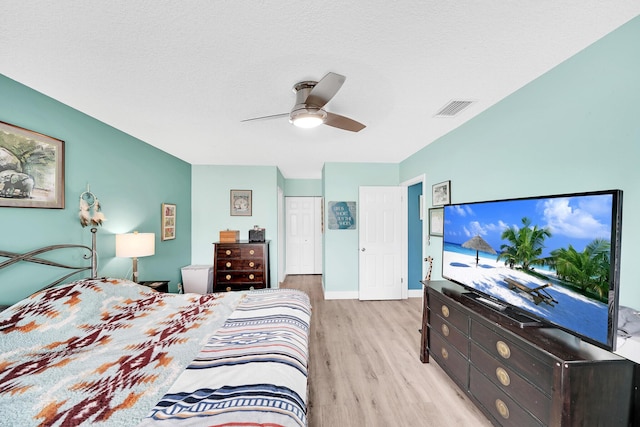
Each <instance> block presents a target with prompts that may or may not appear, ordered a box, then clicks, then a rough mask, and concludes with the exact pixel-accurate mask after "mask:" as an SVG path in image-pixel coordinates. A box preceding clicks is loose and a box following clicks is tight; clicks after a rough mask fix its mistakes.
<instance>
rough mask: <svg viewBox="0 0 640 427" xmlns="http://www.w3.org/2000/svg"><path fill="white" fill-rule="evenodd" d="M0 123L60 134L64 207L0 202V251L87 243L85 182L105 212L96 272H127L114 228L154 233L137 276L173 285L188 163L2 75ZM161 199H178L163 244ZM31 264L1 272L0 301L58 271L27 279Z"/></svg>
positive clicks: (185, 236) (184, 230) (182, 238)
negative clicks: (172, 232)
mask: <svg viewBox="0 0 640 427" xmlns="http://www.w3.org/2000/svg"><path fill="white" fill-rule="evenodd" d="M114 108H117V106H114ZM0 121H4V122H7V123H10V124H13V125H17V126H21V127H24V128H27V129H30V130H33V131H36V132H39V133H43V134H46V135H49V136H52V137H54V138H58V139H61V140H63V141H64V142H65V163H66V165H65V166H66V170H65V200H66V204H65V208H64V209H53V210H52V209H35V208H4V207H0V224H2V225H3V227H2V234H1V236H0V248H1V249H3V250H9V251H13V252H25V251H28V250H32V249H36V248H39V247H41V246H46V245H53V244H60V243H75V244H85V245H90V244H91V237H90V235H91V233H90V232H89V229H88V228H82V227H81V226H80V222H79V220H78V208H79V197H80V194H81V193H82V192H83V191H85V190H86V189H87V185H88V184H89V185H90V186H91V191H92V192H93V193H95V194H96V196H97V197H98V198H99V199H100V201H101V203H102V205H103V212H104V213H105V215H106V218H107V221H106V222H105V224H104V226H102V227H100V228H99V230H98V253H99V270H98V274H99V275H102V276H113V277H125V276H128V277H129V278H130V277H131V264H132V263H131V260H130V259H127V258H115V257H114V254H115V237H114V234H117V233H124V232H130V231H133V230H138V231H140V232H154V233H156V254H155V256H151V257H145V258H140V261H139V271H140V279H141V280H161V279H163V280H171V284H170V287H171V288H172V289H174V290H175V289H177V283H178V282H179V281H180V269H179V267H180V266H181V265H183V264H188V263H189V260H190V259H191V252H190V251H191V248H190V237H191V193H190V188H191V166H190V165H189V164H188V163H185V162H183V161H181V160H179V159H177V158H175V157H173V156H170V155H169V154H167V153H165V152H163V151H160V150H158V149H156V148H154V147H152V146H150V145H148V144H146V143H144V142H142V141H140V140H138V139H136V138H133V137H131V136H130V135H127V134H125V133H123V132H121V131H119V130H117V129H114V128H113V127H111V126H108V125H106V124H105V123H102V122H100V121H98V120H95V119H93V118H91V117H89V116H87V115H85V114H83V113H80V112H79V111H77V110H74V109H72V108H70V107H68V106H66V105H64V104H62V103H60V102H58V101H56V100H54V99H51V98H49V97H47V96H45V95H43V94H41V93H39V92H36V91H34V90H32V89H30V88H28V87H26V86H24V85H21V84H19V83H17V82H15V81H13V80H11V79H9V78H7V77H5V76H3V75H0ZM163 202H167V203H175V204H176V205H177V221H178V222H177V231H176V233H177V234H176V235H177V237H176V239H174V240H168V241H164V242H162V241H160V214H161V204H162V203H163ZM80 261H82V260H80ZM30 267H31V268H32V267H33V265H29V264H25V263H22V264H21V265H13V266H11V267H9V268H8V269H5V270H2V271H0V287H2V292H0V304H8V303H13V302H15V301H17V300H18V299H20V298H22V297H24V296H26V295H29V294H30V293H32V292H33V291H35V290H37V289H39V287H40V286H41V285H44V284H46V283H48V282H47V281H42V279H45V280H47V279H48V277H50V276H51V275H52V274H57V273H59V271H58V272H57V273H53V272H50V271H46V272H45V271H43V272H42V273H41V274H40V273H38V274H39V275H40V276H41V277H39V278H34V277H31V276H29V275H28V273H27V272H26V271H25V270H23V268H27V269H28V268H30ZM32 269H33V268H32ZM59 276H60V274H58V276H57V277H59ZM54 277H55V276H54ZM77 277H78V278H79V277H82V276H81V275H79V276H77Z"/></svg>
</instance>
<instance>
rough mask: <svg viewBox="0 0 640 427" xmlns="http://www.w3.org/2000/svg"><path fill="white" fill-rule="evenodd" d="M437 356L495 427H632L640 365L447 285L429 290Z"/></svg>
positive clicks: (424, 347) (428, 318) (427, 310)
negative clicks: (522, 319)
mask: <svg viewBox="0 0 640 427" xmlns="http://www.w3.org/2000/svg"><path fill="white" fill-rule="evenodd" d="M424 302H425V304H424V310H423V325H422V344H421V354H420V358H421V360H422V361H423V362H425V363H426V362H428V361H429V357H430V356H431V357H432V358H433V359H434V360H435V361H436V362H437V363H438V365H440V367H442V369H443V370H444V371H445V372H446V373H447V374H448V375H449V376H450V377H451V378H452V379H453V380H454V381H455V382H456V383H457V384H458V386H459V387H460V388H461V389H462V390H464V392H465V393H466V394H467V395H468V396H469V397H470V398H471V400H472V401H473V402H474V403H475V404H476V405H477V406H478V407H479V408H480V409H481V410H482V411H483V412H484V413H485V415H486V416H487V417H488V418H489V419H490V420H491V422H492V423H494V424H496V425H502V426H517V427H521V426H587V425H593V426H599V425H602V426H605V425H606V426H625V427H626V426H627V425H628V422H629V416H630V412H631V396H632V388H633V386H632V377H633V370H634V364H633V363H632V362H630V361H628V360H626V359H624V358H622V357H620V356H618V355H616V354H613V353H611V352H608V351H605V350H603V349H601V348H598V347H596V346H593V345H591V344H588V343H585V342H582V341H580V340H578V339H577V338H575V337H573V336H571V335H570V334H568V333H566V332H564V331H561V330H559V329H557V328H538V327H521V326H522V322H518V321H516V320H513V318H511V317H508V316H506V315H505V314H503V313H502V312H501V311H498V310H494V309H492V308H490V307H488V306H486V305H485V304H482V303H480V302H478V301H476V300H475V299H474V298H472V297H470V296H468V294H465V290H464V289H463V288H462V287H460V286H458V285H456V284H454V283H452V282H448V281H434V282H429V283H428V286H426V287H425V296H424Z"/></svg>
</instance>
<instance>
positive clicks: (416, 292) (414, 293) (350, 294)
mask: <svg viewBox="0 0 640 427" xmlns="http://www.w3.org/2000/svg"><path fill="white" fill-rule="evenodd" d="M359 296H360V294H359V292H358V291H331V292H326V291H324V299H325V300H331V299H358V298H359ZM407 297H408V298H422V290H421V289H409V290H408V293H407Z"/></svg>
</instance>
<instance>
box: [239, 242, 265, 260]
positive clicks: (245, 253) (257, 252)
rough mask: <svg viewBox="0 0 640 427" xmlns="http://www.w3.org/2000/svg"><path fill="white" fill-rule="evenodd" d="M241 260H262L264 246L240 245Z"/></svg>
mask: <svg viewBox="0 0 640 427" xmlns="http://www.w3.org/2000/svg"><path fill="white" fill-rule="evenodd" d="M240 256H241V257H242V258H262V257H263V256H264V246H262V245H242V247H241V248H240Z"/></svg>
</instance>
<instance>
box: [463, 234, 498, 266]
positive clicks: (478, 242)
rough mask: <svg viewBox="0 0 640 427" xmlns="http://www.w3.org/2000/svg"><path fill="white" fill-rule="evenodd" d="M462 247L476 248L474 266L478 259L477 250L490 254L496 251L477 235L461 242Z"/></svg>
mask: <svg viewBox="0 0 640 427" xmlns="http://www.w3.org/2000/svg"><path fill="white" fill-rule="evenodd" d="M462 247H463V248H467V249H475V250H476V267H477V266H478V261H479V260H480V255H479V252H480V251H482V252H487V253H490V254H495V253H497V252H496V251H495V250H494V249H493V248H492V247H491V245H489V244H488V243H487V242H486V241H485V240H484V239H483V238H482V237H480V236H479V235H477V236H475V237H472V238H471V239H469V240H467V241H466V242H464V243H463V244H462Z"/></svg>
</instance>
